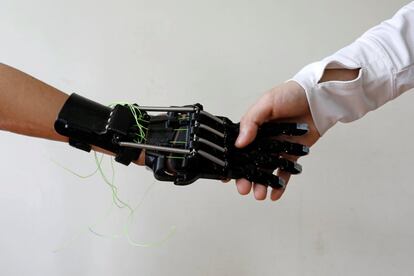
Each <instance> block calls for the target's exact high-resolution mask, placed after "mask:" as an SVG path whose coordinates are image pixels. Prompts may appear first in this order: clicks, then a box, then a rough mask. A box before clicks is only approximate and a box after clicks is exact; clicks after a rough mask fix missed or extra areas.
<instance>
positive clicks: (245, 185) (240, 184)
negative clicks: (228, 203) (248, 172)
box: [236, 179, 252, 195]
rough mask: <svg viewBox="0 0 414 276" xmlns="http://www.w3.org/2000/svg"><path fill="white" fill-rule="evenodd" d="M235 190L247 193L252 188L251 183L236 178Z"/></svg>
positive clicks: (243, 193) (242, 193)
mask: <svg viewBox="0 0 414 276" xmlns="http://www.w3.org/2000/svg"><path fill="white" fill-rule="evenodd" d="M236 187H237V191H238V192H239V194H241V195H247V194H249V193H250V191H251V189H252V183H250V181H248V180H246V179H237V180H236Z"/></svg>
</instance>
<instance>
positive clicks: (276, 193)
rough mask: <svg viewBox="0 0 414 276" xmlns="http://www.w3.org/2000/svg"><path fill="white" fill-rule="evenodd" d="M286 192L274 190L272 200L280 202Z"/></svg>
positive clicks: (271, 195)
mask: <svg viewBox="0 0 414 276" xmlns="http://www.w3.org/2000/svg"><path fill="white" fill-rule="evenodd" d="M284 191H285V190H284V189H274V190H272V193H271V194H270V199H271V200H272V201H277V200H279V199H280V198H281V197H282V195H283V193H284Z"/></svg>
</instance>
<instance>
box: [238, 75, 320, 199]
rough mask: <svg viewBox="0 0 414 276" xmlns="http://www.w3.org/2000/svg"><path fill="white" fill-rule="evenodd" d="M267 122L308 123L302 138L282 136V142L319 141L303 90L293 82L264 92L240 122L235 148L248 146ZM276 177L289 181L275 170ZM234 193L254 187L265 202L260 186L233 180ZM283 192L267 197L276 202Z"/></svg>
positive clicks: (262, 188) (273, 192) (246, 192)
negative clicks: (235, 189)
mask: <svg viewBox="0 0 414 276" xmlns="http://www.w3.org/2000/svg"><path fill="white" fill-rule="evenodd" d="M268 121H281V122H289V121H292V122H298V123H307V124H308V126H309V132H308V133H307V134H305V135H303V136H297V137H295V136H285V137H283V139H284V140H288V141H290V142H295V143H300V144H303V145H306V146H309V147H310V146H312V145H313V144H315V142H316V141H317V140H318V139H319V138H320V135H319V132H318V131H317V129H316V127H315V124H314V122H313V119H312V115H311V112H310V109H309V105H308V101H307V99H306V94H305V90H304V89H303V88H302V87H301V86H300V85H299V84H297V83H296V82H294V81H289V82H286V83H283V84H281V85H279V86H276V87H275V88H273V89H271V90H270V91H269V92H267V93H265V94H264V95H263V96H262V97H261V98H259V100H258V101H257V102H256V103H255V104H254V105H253V106H252V107H251V108H250V109H249V110H248V111H247V113H246V114H245V115H244V116H243V118H242V119H241V121H240V134H239V137H238V138H237V141H236V146H237V147H239V148H243V147H245V146H247V145H248V144H250V143H251V142H252V141H253V140H254V139H255V137H256V134H257V130H258V128H259V126H260V125H261V124H263V123H265V122H268ZM285 158H287V159H289V160H292V161H296V159H297V157H293V156H289V155H286V156H285ZM277 175H278V176H279V177H281V178H282V179H283V180H285V182H286V184H287V183H288V181H289V178H290V174H289V173H287V172H285V171H281V170H278V171H277ZM236 186H237V190H238V191H239V193H240V194H242V195H247V194H249V193H250V191H251V190H252V187H253V191H254V196H255V198H256V199H257V200H264V199H265V198H266V195H267V187H266V186H264V185H261V184H260V183H251V182H249V181H248V180H246V179H238V180H236ZM283 192H284V189H273V190H272V192H271V196H270V198H271V199H272V200H273V201H275V200H278V199H279V198H280V197H281V196H282V194H283Z"/></svg>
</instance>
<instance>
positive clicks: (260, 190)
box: [254, 183, 267, 201]
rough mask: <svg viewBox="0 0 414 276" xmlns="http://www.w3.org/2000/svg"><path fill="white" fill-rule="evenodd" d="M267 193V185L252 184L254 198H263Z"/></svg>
mask: <svg viewBox="0 0 414 276" xmlns="http://www.w3.org/2000/svg"><path fill="white" fill-rule="evenodd" d="M266 195H267V187H266V186H264V185H262V184H256V183H255V184H254V197H255V199H256V200H260V201H261V200H265V199H266Z"/></svg>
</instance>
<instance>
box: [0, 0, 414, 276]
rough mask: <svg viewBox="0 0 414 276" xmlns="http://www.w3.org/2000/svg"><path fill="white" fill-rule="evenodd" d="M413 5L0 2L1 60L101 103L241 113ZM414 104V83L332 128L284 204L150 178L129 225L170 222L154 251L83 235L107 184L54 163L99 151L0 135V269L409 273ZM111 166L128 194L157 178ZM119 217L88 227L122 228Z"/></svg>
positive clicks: (155, 232) (384, 0) (229, 188)
mask: <svg viewBox="0 0 414 276" xmlns="http://www.w3.org/2000/svg"><path fill="white" fill-rule="evenodd" d="M407 2H408V1H406V0H404V1H403V0H393V1H389V0H366V1H354V0H349V1H332V0H314V1H306V0H297V1H285V0H279V1H270V0H260V1H247V0H243V1H240V0H238V1H234V0H228V1H219V0H210V1H186V0H177V1H165V0H164V1H163V0H153V1H127V0H121V1H102V0H101V1H95V0H86V1H80V0H72V1H63V0H53V1H52V0H39V1H29V0H26V1H24V0H0V61H1V62H3V63H6V64H9V65H12V66H15V67H17V68H19V69H21V70H23V71H26V72H28V73H30V74H32V75H34V76H35V77H37V78H39V79H41V80H43V81H45V82H47V83H49V84H52V85H54V86H56V87H58V88H59V89H61V90H63V91H66V92H68V93H70V92H78V93H81V94H83V95H85V96H87V97H90V98H92V99H95V100H97V101H100V102H102V103H110V102H113V101H116V100H128V101H132V102H134V101H136V102H138V103H140V104H145V105H173V104H174V105H183V104H189V103H190V104H191V103H195V102H201V103H203V104H204V105H205V107H206V109H208V110H209V111H211V112H212V113H216V114H223V115H227V116H229V117H230V118H232V119H233V120H236V121H237V120H239V118H240V117H241V116H242V114H243V112H244V111H245V110H246V109H247V108H248V106H249V105H250V104H252V103H253V101H254V100H255V99H256V98H257V97H258V96H259V95H261V93H262V92H264V91H266V90H267V89H269V88H271V87H272V86H273V85H276V84H278V83H280V82H282V81H284V80H286V79H288V78H289V77H291V76H292V75H293V74H294V73H295V72H296V71H297V70H299V69H300V68H301V67H302V66H304V65H305V64H307V63H309V62H311V61H314V60H317V59H320V58H322V57H324V56H326V55H328V54H330V53H332V52H333V51H335V50H337V49H339V48H340V47H342V46H345V45H346V44H348V43H350V42H351V41H353V40H354V39H355V38H356V37H357V36H358V35H360V34H361V33H362V32H363V31H365V30H367V29H368V28H369V27H371V26H373V25H375V24H377V23H378V22H380V21H381V20H384V19H386V18H389V17H390V16H391V15H392V14H393V13H394V12H395V11H396V10H397V9H398V8H399V7H401V6H402V5H403V4H405V3H407ZM413 103H414V95H412V94H410V93H408V94H406V95H403V96H402V97H400V98H399V99H397V100H395V101H394V102H392V103H389V104H387V105H386V106H385V107H383V108H381V109H380V110H378V111H377V112H374V113H371V114H368V115H367V116H366V117H364V118H363V119H362V120H360V121H358V122H355V123H352V124H348V125H338V126H336V127H335V128H334V129H332V130H331V131H329V132H328V133H327V134H326V136H325V137H323V139H322V140H321V141H320V142H319V143H318V144H317V145H316V146H315V147H314V148H312V154H311V155H310V156H309V157H306V158H305V159H303V160H302V164H303V165H304V173H303V174H302V175H301V176H299V177H295V178H294V179H293V180H292V181H291V183H290V186H289V188H288V190H287V193H286V195H285V197H284V198H283V199H282V200H281V201H280V202H277V203H272V202H270V201H266V202H256V201H255V200H254V199H253V197H252V196H251V195H250V196H247V197H241V196H239V195H238V194H237V193H236V190H235V187H234V184H233V183H232V184H222V183H219V182H215V181H198V182H197V183H195V184H193V185H191V186H188V187H175V186H173V185H172V184H170V183H158V182H157V183H155V186H154V188H153V189H152V190H151V192H150V193H149V196H148V197H147V198H146V200H145V202H144V205H143V206H142V208H141V209H140V210H139V212H138V214H137V215H136V217H135V220H134V223H133V226H132V227H131V235H132V236H133V237H134V239H136V240H138V241H142V242H149V241H155V240H159V239H160V238H162V237H163V236H164V235H165V234H166V233H167V232H168V230H169V228H170V226H172V225H175V226H176V227H177V232H176V234H175V235H174V236H173V237H172V238H171V239H170V240H169V241H168V242H166V243H165V244H164V245H162V246H160V247H156V248H137V247H133V246H131V245H129V244H128V242H127V241H126V240H125V239H108V238H100V237H97V236H96V235H93V234H91V233H90V232H88V230H87V226H88V225H90V224H92V223H93V222H94V221H96V220H97V219H98V218H99V217H102V216H104V215H105V213H106V210H107V208H108V206H110V204H111V194H110V191H109V189H108V188H107V186H106V185H105V183H104V182H103V181H102V179H101V178H100V177H99V176H95V177H93V178H91V179H87V180H82V179H79V178H77V177H74V176H73V175H71V174H69V173H68V172H66V171H65V170H63V169H62V168H60V167H59V166H57V165H55V163H53V162H52V160H56V161H58V162H60V163H61V164H63V165H65V166H67V167H69V168H71V169H73V170H75V171H77V172H80V173H85V174H86V173H88V172H90V171H93V170H94V161H93V157H92V155H88V154H86V153H83V152H80V151H76V150H73V149H71V148H69V146H67V145H65V144H60V143H54V142H50V141H44V140H39V139H34V138H28V137H21V136H20V137H19V136H17V135H14V134H9V133H5V132H3V133H0V137H1V140H0V152H1V157H0V165H1V182H0V275H169V276H171V275H180V276H182V275H241V276H244V275H318V276H319V275H412V274H413V272H414V264H413V261H412V259H413V255H414V249H413V245H414V224H413V219H412V217H413V213H414V203H413V202H412V198H413V196H414V185H413V184H414V182H413V180H412V171H413V161H412V158H411V156H412V153H414V143H413V138H412V137H413V135H414V127H413V118H414V109H413V108H412V106H413ZM106 168H107V169H108V167H107V166H106ZM116 169H117V184H118V185H119V187H120V193H121V196H122V197H123V198H124V199H125V200H127V201H128V202H130V203H131V204H135V203H136V202H138V201H139V200H140V199H141V198H142V196H143V194H144V192H145V190H146V189H147V188H148V187H149V186H150V185H152V183H154V181H153V177H152V174H151V172H149V171H147V170H145V169H143V168H140V167H136V166H130V167H127V168H126V167H122V166H120V165H117V166H116ZM126 215H127V213H126V212H124V211H116V212H113V213H112V214H111V215H110V216H109V217H108V218H107V219H106V220H104V221H103V222H102V223H100V224H99V225H98V226H97V227H96V229H97V230H99V231H100V232H103V233H107V234H116V233H120V231H121V228H122V223H123V221H124V220H125V217H126ZM79 233H80V235H78V234H79ZM76 235H78V238H77V239H74V240H73V241H72V242H70V240H71V239H72V238H73V237H74V236H76ZM68 241H69V242H68ZM65 245H66V246H65ZM61 246H63V249H62V250H60V251H58V252H54V250H55V249H57V248H59V247H61Z"/></svg>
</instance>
